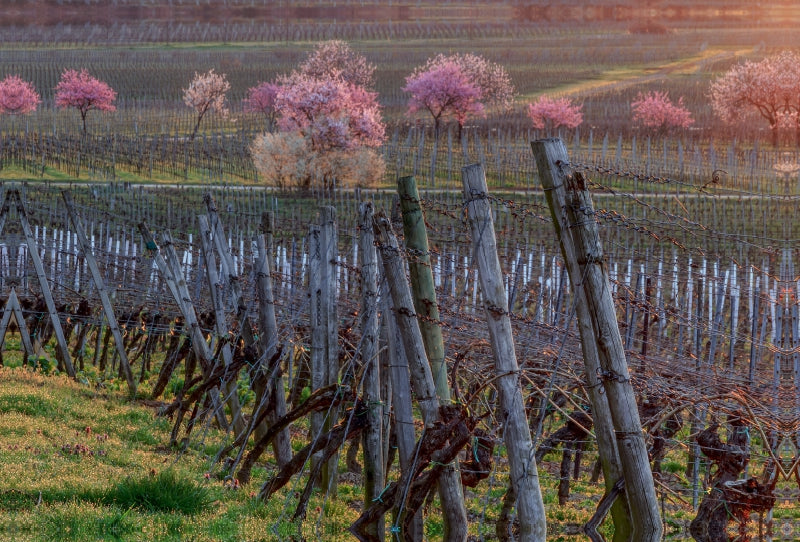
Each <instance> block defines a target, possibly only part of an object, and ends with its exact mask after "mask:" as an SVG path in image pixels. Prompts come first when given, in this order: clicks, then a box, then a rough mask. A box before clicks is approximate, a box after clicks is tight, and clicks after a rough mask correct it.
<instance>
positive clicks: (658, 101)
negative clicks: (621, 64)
mask: <svg viewBox="0 0 800 542" xmlns="http://www.w3.org/2000/svg"><path fill="white" fill-rule="evenodd" d="M631 110H632V111H633V121H634V122H635V123H636V124H638V125H640V126H643V127H644V128H648V129H652V130H658V131H667V130H670V129H672V128H688V127H689V126H691V125H692V124H693V123H694V119H692V114H691V113H690V112H689V110H688V109H686V107H685V106H684V105H683V97H680V98H679V99H678V103H677V104H674V103H672V100H670V99H669V96H668V95H667V93H666V92H661V91H657V90H654V91H651V92H648V93H647V94H641V93H639V95H638V96H637V97H636V99H635V100H634V101H633V102H631Z"/></svg>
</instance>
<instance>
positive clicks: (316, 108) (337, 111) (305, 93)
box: [275, 72, 385, 151]
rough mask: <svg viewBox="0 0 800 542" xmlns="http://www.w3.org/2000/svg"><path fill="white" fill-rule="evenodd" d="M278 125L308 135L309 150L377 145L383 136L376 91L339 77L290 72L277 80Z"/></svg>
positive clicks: (276, 105) (287, 130)
mask: <svg viewBox="0 0 800 542" xmlns="http://www.w3.org/2000/svg"><path fill="white" fill-rule="evenodd" d="M278 82H279V88H278V93H277V95H276V96H275V109H276V110H277V111H279V119H278V126H279V127H280V129H281V130H282V131H284V132H291V131H296V132H299V133H300V134H302V135H303V136H304V137H306V138H307V139H308V141H309V142H310V145H311V150H312V151H326V150H331V149H354V148H356V147H378V146H380V145H381V144H382V143H383V140H384V139H385V126H384V124H383V121H382V120H381V116H380V107H379V106H378V101H377V94H376V93H374V92H369V91H367V90H365V89H364V88H363V87H360V86H358V85H354V84H352V83H348V82H347V81H344V80H343V79H341V78H323V79H317V78H313V77H309V76H307V75H304V74H301V73H297V72H295V73H293V74H291V75H289V76H285V77H282V78H280V79H279V80H278Z"/></svg>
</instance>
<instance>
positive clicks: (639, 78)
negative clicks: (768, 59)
mask: <svg viewBox="0 0 800 542" xmlns="http://www.w3.org/2000/svg"><path fill="white" fill-rule="evenodd" d="M748 52H750V49H740V50H733V51H731V50H727V49H720V48H710V49H706V50H705V51H702V52H700V53H699V54H697V55H694V56H691V57H687V58H682V59H680V60H676V61H674V62H670V63H668V64H662V65H653V66H645V67H640V68H618V69H612V70H606V71H605V72H603V73H602V74H601V75H600V76H599V77H594V78H592V79H589V80H586V81H579V82H577V83H572V84H570V85H564V86H562V87H557V88H555V89H552V90H551V91H550V92H549V94H554V95H559V96H570V97H572V98H583V97H586V96H589V95H592V94H594V93H597V92H607V91H609V90H619V89H623V88H627V87H630V86H633V85H639V84H642V83H647V82H650V81H657V80H659V79H666V78H667V77H670V76H674V75H691V74H695V73H699V72H700V70H702V69H703V67H704V66H706V65H708V64H710V63H714V62H719V61H720V60H728V59H734V58H737V57H738V56H740V55H743V54H746V53H748Z"/></svg>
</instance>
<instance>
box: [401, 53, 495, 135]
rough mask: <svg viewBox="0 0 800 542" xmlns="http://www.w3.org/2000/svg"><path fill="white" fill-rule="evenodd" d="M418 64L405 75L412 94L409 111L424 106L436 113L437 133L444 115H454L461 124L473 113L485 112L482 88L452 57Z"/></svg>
mask: <svg viewBox="0 0 800 542" xmlns="http://www.w3.org/2000/svg"><path fill="white" fill-rule="evenodd" d="M429 64H430V61H429V62H428V64H426V65H425V66H422V67H420V68H417V69H416V70H414V73H412V74H411V75H409V76H408V77H406V86H405V87H403V90H404V91H405V92H408V93H409V94H411V97H410V98H409V100H408V112H409V114H414V113H416V112H417V111H421V110H425V111H427V112H428V113H430V114H431V116H432V117H433V125H434V130H435V131H436V133H437V134H438V133H439V125H440V123H441V120H442V118H443V117H449V116H452V117H455V119H456V120H457V121H458V125H459V126H463V125H464V122H465V121H466V120H467V118H469V117H470V116H471V115H482V114H483V113H484V107H483V104H482V103H481V101H480V100H481V97H482V94H481V90H480V88H479V87H478V85H477V84H476V83H474V82H473V81H471V80H470V79H469V77H468V76H467V74H466V73H464V71H463V70H462V69H461V67H460V66H459V65H458V64H456V63H455V62H453V61H446V62H444V63H442V64H438V65H432V66H429Z"/></svg>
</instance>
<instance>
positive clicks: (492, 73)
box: [434, 54, 515, 109]
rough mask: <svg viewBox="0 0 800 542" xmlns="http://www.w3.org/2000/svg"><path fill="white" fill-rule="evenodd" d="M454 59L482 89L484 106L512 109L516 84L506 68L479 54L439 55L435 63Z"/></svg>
mask: <svg viewBox="0 0 800 542" xmlns="http://www.w3.org/2000/svg"><path fill="white" fill-rule="evenodd" d="M448 59H449V60H451V61H453V62H454V63H455V64H456V65H458V66H459V67H460V68H461V70H462V71H463V72H464V73H465V74H466V76H467V77H468V78H469V80H470V81H472V82H473V83H475V84H476V85H477V87H478V88H479V89H480V91H481V102H482V103H483V105H484V107H485V108H487V109H489V108H493V107H496V108H500V109H510V108H511V106H512V105H513V104H514V92H515V91H514V84H513V83H512V82H511V77H510V76H509V75H508V72H506V70H505V68H504V67H503V66H501V65H500V64H496V63H494V62H490V61H488V60H486V59H485V58H483V57H482V56H479V55H474V54H464V55H450V56H449V57H446V56H443V55H438V56H437V57H436V58H434V64H436V63H443V62H446V61H447V60H448Z"/></svg>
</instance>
